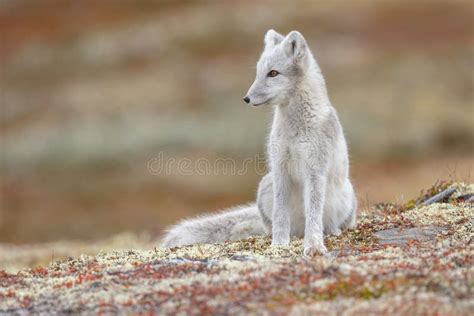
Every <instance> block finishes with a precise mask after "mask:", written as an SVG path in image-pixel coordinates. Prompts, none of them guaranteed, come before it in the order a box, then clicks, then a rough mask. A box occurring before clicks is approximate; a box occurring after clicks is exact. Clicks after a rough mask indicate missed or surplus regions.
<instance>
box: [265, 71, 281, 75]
mask: <svg viewBox="0 0 474 316" xmlns="http://www.w3.org/2000/svg"><path fill="white" fill-rule="evenodd" d="M279 74H280V73H279V72H278V71H276V70H271V71H270V72H269V73H268V74H267V76H268V77H276V76H278V75H279Z"/></svg>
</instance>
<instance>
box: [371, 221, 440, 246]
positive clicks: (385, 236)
mask: <svg viewBox="0 0 474 316" xmlns="http://www.w3.org/2000/svg"><path fill="white" fill-rule="evenodd" d="M443 230H444V229H443V228H442V227H437V226H429V227H413V228H392V229H387V230H382V231H378V232H376V233H375V234H374V235H375V236H376V237H377V238H378V239H379V243H380V244H382V245H394V246H404V245H406V244H408V241H409V240H416V241H422V242H425V241H430V240H434V238H435V237H436V235H437V234H439V233H441V232H442V231H443Z"/></svg>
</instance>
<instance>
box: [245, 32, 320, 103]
mask: <svg viewBox="0 0 474 316" xmlns="http://www.w3.org/2000/svg"><path fill="white" fill-rule="evenodd" d="M312 60H314V59H313V57H312V55H311V52H310V50H309V48H308V46H307V44H306V40H305V39H304V37H303V35H301V33H300V32H298V31H292V32H290V33H289V34H288V35H287V36H283V35H281V34H279V33H277V32H275V31H274V30H269V31H267V33H266V34H265V48H264V50H263V53H262V55H261V57H260V60H259V61H258V63H257V75H256V77H255V81H254V82H253V84H252V86H251V87H250V89H249V91H248V92H247V95H246V96H245V97H244V101H245V102H247V103H250V104H252V105H254V106H258V105H263V104H272V105H277V104H284V103H286V102H288V100H289V99H290V98H291V96H292V95H293V92H294V90H295V88H296V86H297V85H298V83H299V82H301V81H302V79H303V78H304V77H305V76H306V72H308V68H310V67H309V66H310V63H312Z"/></svg>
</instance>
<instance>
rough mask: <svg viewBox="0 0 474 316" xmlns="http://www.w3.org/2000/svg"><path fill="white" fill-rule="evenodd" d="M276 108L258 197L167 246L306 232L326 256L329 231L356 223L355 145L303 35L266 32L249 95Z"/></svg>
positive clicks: (190, 225)
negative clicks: (266, 170)
mask: <svg viewBox="0 0 474 316" xmlns="http://www.w3.org/2000/svg"><path fill="white" fill-rule="evenodd" d="M244 101H245V102H246V103H250V104H252V105H254V106H259V105H271V106H273V107H274V117H273V124H272V129H271V133H270V137H269V142H268V167H269V170H270V171H269V173H268V174H267V175H265V176H264V177H263V178H262V180H261V182H260V185H259V188H258V194H257V202H256V204H250V205H247V206H241V207H237V208H234V209H230V210H227V211H223V212H222V213H220V214H214V215H213V214H209V215H206V216H203V217H198V218H196V219H190V220H184V221H182V222H181V223H178V224H177V225H176V226H174V227H172V228H171V229H170V230H168V232H167V234H166V235H165V237H164V240H163V245H164V246H166V247H172V246H178V245H186V244H195V243H218V242H224V241H226V240H238V239H242V238H246V237H248V236H251V235H259V234H268V233H271V234H272V246H285V245H288V244H289V242H290V236H297V237H304V251H303V254H304V255H305V256H313V255H316V254H324V253H326V252H327V250H326V247H325V246H324V240H323V236H324V235H328V234H335V235H338V234H340V233H341V231H342V230H344V229H347V228H353V227H354V226H355V222H356V208H357V200H356V196H355V193H354V190H353V188H352V184H351V182H350V180H349V159H348V152H347V144H346V140H345V138H344V134H343V131H342V127H341V124H340V123H339V119H338V117H337V114H336V110H335V109H334V108H333V107H332V106H331V103H330V101H329V98H328V94H327V90H326V85H325V81H324V78H323V76H322V74H321V71H320V69H319V66H318V64H317V62H316V60H315V58H314V57H313V55H312V53H311V51H310V49H309V47H308V45H307V43H306V40H305V39H304V37H303V35H301V33H299V32H297V31H292V32H290V33H289V34H288V35H287V36H283V35H281V34H279V33H277V32H275V31H274V30H269V31H268V32H267V33H266V35H265V48H264V50H263V53H262V55H261V57H260V60H259V61H258V63H257V74H256V79H255V81H254V83H253V84H252V86H251V87H250V89H249V91H248V92H247V95H246V96H245V97H244Z"/></svg>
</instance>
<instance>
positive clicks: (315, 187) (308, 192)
mask: <svg viewBox="0 0 474 316" xmlns="http://www.w3.org/2000/svg"><path fill="white" fill-rule="evenodd" d="M325 193H326V177H325V176H321V175H310V176H309V178H308V179H307V180H306V181H305V185H304V208H305V217H306V219H305V233H304V250H303V255H304V256H308V257H312V256H315V255H317V254H325V253H327V249H326V247H325V246H324V238H323V209H324V198H325V195H326V194H325Z"/></svg>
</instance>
